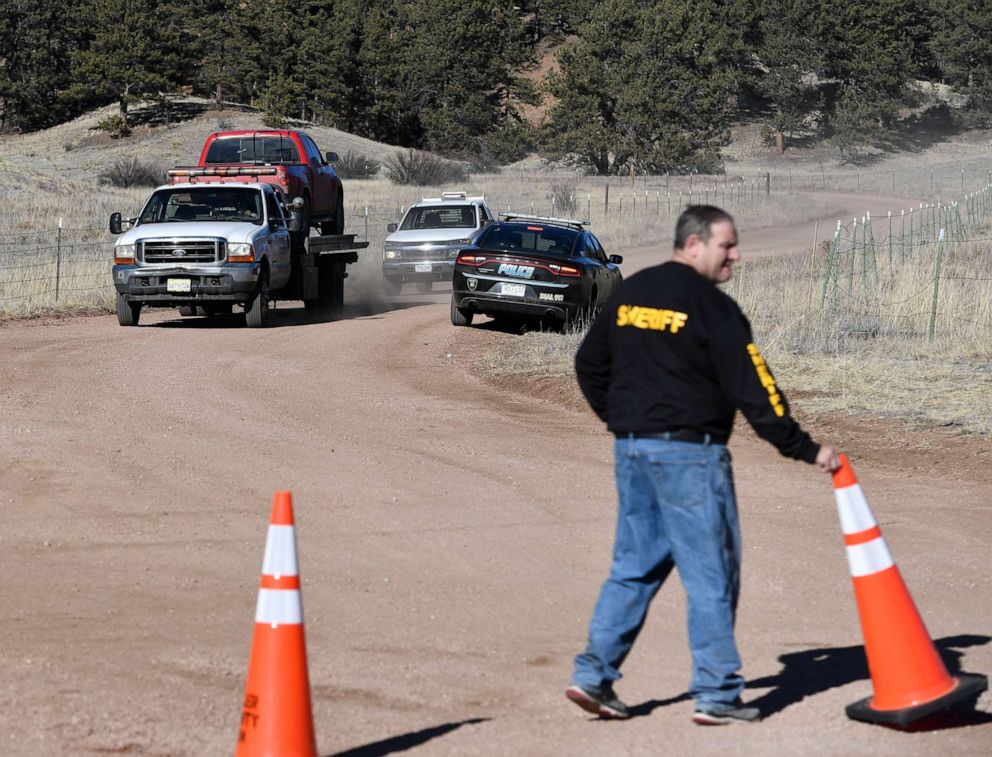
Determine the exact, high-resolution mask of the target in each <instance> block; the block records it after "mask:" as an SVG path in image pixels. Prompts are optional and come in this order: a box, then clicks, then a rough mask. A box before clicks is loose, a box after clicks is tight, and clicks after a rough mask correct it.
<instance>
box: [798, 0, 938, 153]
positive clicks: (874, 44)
mask: <svg viewBox="0 0 992 757" xmlns="http://www.w3.org/2000/svg"><path fill="white" fill-rule="evenodd" d="M923 2H924V0H876V1H875V2H873V3H867V4H863V5H862V4H846V3H845V4H839V3H833V2H831V1H830V0H820V10H819V12H818V13H817V14H816V15H815V16H814V17H813V18H812V19H811V21H812V23H813V24H814V25H815V35H816V39H817V40H818V44H819V45H821V47H822V51H823V56H824V62H823V72H822V75H823V76H824V77H825V78H828V79H834V80H836V81H837V82H838V83H839V87H838V89H837V93H836V104H837V108H836V109H834V110H830V111H828V114H827V118H828V124H831V123H832V122H835V121H837V120H838V117H839V118H840V123H839V124H837V125H840V126H842V130H843V132H844V133H843V135H840V140H839V141H840V142H843V143H844V144H845V145H846V146H848V147H855V146H857V143H858V142H860V144H878V143H880V142H882V141H884V138H885V136H886V135H887V134H889V133H891V131H892V129H893V127H894V125H895V122H896V120H897V118H898V115H899V109H900V108H901V107H903V106H904V105H906V104H908V103H911V102H913V99H914V96H913V93H912V91H911V90H910V88H909V86H908V85H909V83H910V82H911V81H912V80H913V79H914V78H916V77H917V76H919V75H921V74H922V73H923V72H924V71H926V70H927V69H928V68H929V67H930V66H931V56H930V53H929V46H928V40H929V36H930V33H931V26H930V17H929V16H928V14H927V13H926V9H925V8H924V6H923ZM859 132H860V134H861V137H860V139H859V138H858V133H859Z"/></svg>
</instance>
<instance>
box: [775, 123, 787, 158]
mask: <svg viewBox="0 0 992 757" xmlns="http://www.w3.org/2000/svg"><path fill="white" fill-rule="evenodd" d="M775 152H777V153H778V154H779V155H781V154H782V153H783V152H785V135H784V134H782V129H780V128H778V127H776V129H775Z"/></svg>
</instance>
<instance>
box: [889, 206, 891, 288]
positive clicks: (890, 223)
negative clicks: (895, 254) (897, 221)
mask: <svg viewBox="0 0 992 757" xmlns="http://www.w3.org/2000/svg"><path fill="white" fill-rule="evenodd" d="M889 273H892V211H891V210H890V211H889Z"/></svg>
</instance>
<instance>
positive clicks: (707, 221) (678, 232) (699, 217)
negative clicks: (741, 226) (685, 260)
mask: <svg viewBox="0 0 992 757" xmlns="http://www.w3.org/2000/svg"><path fill="white" fill-rule="evenodd" d="M723 221H728V222H729V223H731V224H732V223H733V222H734V218H733V216H731V215H730V213H728V212H727V211H726V210H723V209H722V208H718V207H716V206H715V205H690V206H689V207H687V208H686V209H685V210H684V211H683V213H682V215H680V216H679V220H678V221H676V222H675V249H676V250H684V249H685V244H686V242H688V241H689V237H691V236H692V235H693V234H695V235H696V236H698V237H699V238H700V239H702V240H703V241H704V242H708V241H710V233H711V229H712V227H713V224H715V223H722V222H723Z"/></svg>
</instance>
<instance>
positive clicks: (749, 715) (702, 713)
mask: <svg viewBox="0 0 992 757" xmlns="http://www.w3.org/2000/svg"><path fill="white" fill-rule="evenodd" d="M758 720H761V710H759V709H758V708H757V707H747V706H745V704H744V703H743V702H742V701H741V700H740V699H738V700H737V701H736V702H734V703H733V704H725V705H717V704H697V705H696V711H695V712H694V713H692V722H693V723H696V724H697V725H727V724H729V723H754V722H755V721H758Z"/></svg>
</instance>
